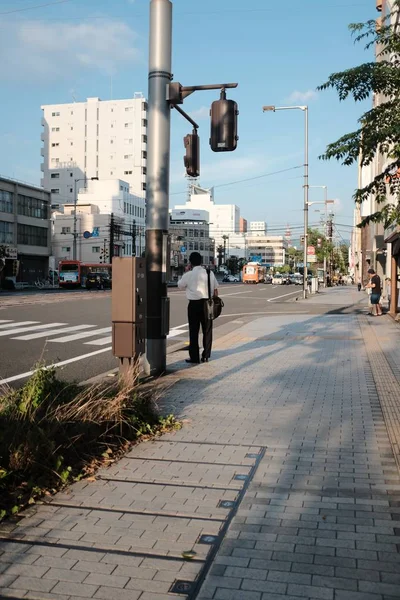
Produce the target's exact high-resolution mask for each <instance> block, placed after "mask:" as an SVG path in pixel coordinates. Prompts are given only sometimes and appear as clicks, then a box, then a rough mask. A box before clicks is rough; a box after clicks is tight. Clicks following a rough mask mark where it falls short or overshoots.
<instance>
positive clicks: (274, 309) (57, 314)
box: [0, 283, 305, 385]
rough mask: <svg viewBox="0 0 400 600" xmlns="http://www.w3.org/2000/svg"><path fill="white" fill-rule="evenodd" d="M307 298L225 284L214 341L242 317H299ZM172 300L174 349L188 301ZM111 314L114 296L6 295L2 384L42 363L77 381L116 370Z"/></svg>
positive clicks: (177, 296) (178, 296) (282, 289)
mask: <svg viewBox="0 0 400 600" xmlns="http://www.w3.org/2000/svg"><path fill="white" fill-rule="evenodd" d="M301 293H302V291H301V288H300V287H295V286H272V285H263V284H259V285H255V286H254V285H251V286H250V285H244V284H241V283H236V284H221V288H220V295H221V297H222V298H223V300H224V303H225V308H224V311H223V314H222V315H221V317H220V318H219V319H217V320H216V321H215V334H214V336H215V337H218V334H219V332H218V329H219V328H220V327H221V326H223V325H226V324H227V323H232V324H233V327H234V326H235V325H234V323H235V319H238V318H239V317H240V318H244V319H249V320H250V319H251V318H252V317H253V316H255V315H257V314H271V316H272V315H273V314H275V313H282V312H287V311H288V310H290V312H292V311H296V312H297V310H300V309H301V307H300V306H299V305H298V304H296V303H294V302H291V301H292V300H293V299H295V298H296V296H301ZM169 295H170V299H171V320H170V321H171V323H170V327H171V329H170V335H169V338H168V346H169V349H170V350H172V347H177V346H176V344H177V343H179V344H181V346H183V345H184V344H185V343H186V342H187V338H188V326H187V317H186V306H187V300H186V297H185V293H184V292H181V291H179V290H178V289H175V288H172V289H170V290H169ZM288 302H290V304H288ZM304 309H305V307H304V305H302V310H303V311H304ZM110 315H111V293H110V292H108V291H93V292H88V291H85V290H82V291H75V292H68V291H65V292H62V293H52V292H36V293H32V294H23V293H21V294H15V295H4V296H2V295H0V383H8V384H10V385H20V384H21V383H22V382H23V381H24V379H26V377H27V376H28V375H29V373H30V371H31V370H32V368H34V366H35V365H36V364H37V363H39V362H45V363H46V364H57V365H58V366H59V367H60V369H61V374H62V377H63V378H65V379H68V380H76V381H84V380H86V379H89V378H92V377H94V376H96V375H99V374H101V373H104V372H106V371H109V370H111V369H113V368H115V367H116V366H117V360H116V359H115V358H114V357H113V356H112V353H111V322H110V319H111V316H110ZM221 331H223V329H222V330H221ZM60 363H61V364H60Z"/></svg>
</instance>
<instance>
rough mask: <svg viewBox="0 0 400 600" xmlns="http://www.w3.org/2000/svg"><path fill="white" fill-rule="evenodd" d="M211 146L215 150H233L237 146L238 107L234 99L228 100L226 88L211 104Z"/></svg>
mask: <svg viewBox="0 0 400 600" xmlns="http://www.w3.org/2000/svg"><path fill="white" fill-rule="evenodd" d="M210 114H211V137H210V146H211V150H212V151H213V152H232V150H236V147H237V141H238V139H239V138H238V136H237V116H238V114H239V111H238V107H237V104H236V102H234V100H227V99H226V94H225V90H223V91H222V92H221V98H220V99H219V100H215V102H213V103H212V104H211V111H210Z"/></svg>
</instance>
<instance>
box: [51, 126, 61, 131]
mask: <svg viewBox="0 0 400 600" xmlns="http://www.w3.org/2000/svg"><path fill="white" fill-rule="evenodd" d="M51 131H53V132H54V131H60V128H59V127H52V128H51Z"/></svg>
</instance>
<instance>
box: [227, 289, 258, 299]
mask: <svg viewBox="0 0 400 600" xmlns="http://www.w3.org/2000/svg"><path fill="white" fill-rule="evenodd" d="M251 292H252V290H246V291H245V292H233V293H232V294H222V292H221V298H226V296H238V295H239V294H251Z"/></svg>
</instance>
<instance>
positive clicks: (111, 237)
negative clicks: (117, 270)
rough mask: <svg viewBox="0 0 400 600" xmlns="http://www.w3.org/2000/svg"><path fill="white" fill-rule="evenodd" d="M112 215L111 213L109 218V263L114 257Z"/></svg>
mask: <svg viewBox="0 0 400 600" xmlns="http://www.w3.org/2000/svg"><path fill="white" fill-rule="evenodd" d="M114 227H115V225H114V213H111V218H110V252H109V254H110V263H112V259H113V256H114Z"/></svg>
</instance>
